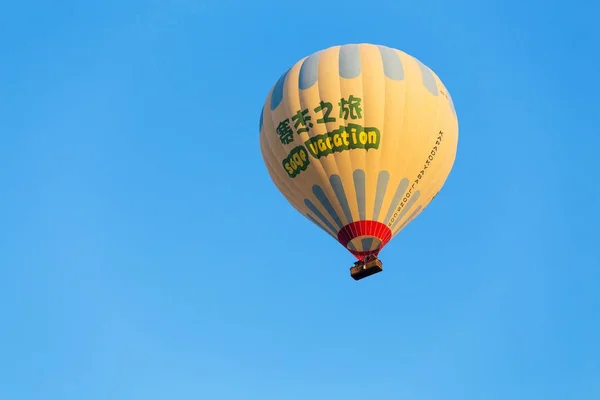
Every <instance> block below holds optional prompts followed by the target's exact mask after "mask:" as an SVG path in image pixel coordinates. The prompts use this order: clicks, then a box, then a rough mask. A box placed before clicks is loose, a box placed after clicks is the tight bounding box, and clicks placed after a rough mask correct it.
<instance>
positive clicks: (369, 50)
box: [260, 44, 458, 260]
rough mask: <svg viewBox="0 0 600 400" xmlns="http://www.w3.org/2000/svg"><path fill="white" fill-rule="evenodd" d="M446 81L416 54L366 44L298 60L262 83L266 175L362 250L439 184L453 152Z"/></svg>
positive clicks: (453, 123) (385, 235)
mask: <svg viewBox="0 0 600 400" xmlns="http://www.w3.org/2000/svg"><path fill="white" fill-rule="evenodd" d="M457 144H458V120H457V117H456V112H455V110H454V105H453V103H452V99H451V97H450V94H449V93H448V90H447V89H446V88H445V87H444V85H443V83H442V82H441V81H440V79H439V78H438V76H437V75H436V74H435V73H434V72H433V71H432V70H431V69H429V68H428V67H427V66H425V65H424V64H423V63H421V62H420V61H419V60H417V59H416V58H414V57H412V56H410V55H408V54H406V53H404V52H402V51H400V50H396V49H393V48H389V47H385V46H377V45H372V44H348V45H343V46H334V47H331V48H328V49H325V50H322V51H319V52H316V53H314V54H312V55H311V56H309V57H306V58H303V59H302V60H300V61H298V62H297V63H296V64H295V65H294V66H293V67H291V68H290V69H289V70H288V71H287V72H285V73H284V74H283V75H282V76H281V78H280V79H279V80H278V81H277V83H276V84H275V85H274V86H273V88H272V89H271V91H270V92H269V94H268V96H267V99H266V101H265V104H264V106H263V110H262V113H261V118H260V148H261V152H262V156H263V159H264V161H265V164H266V166H267V169H268V171H269V174H270V176H271V179H272V180H273V182H274V183H275V185H276V186H277V188H278V189H279V190H280V191H281V193H282V194H283V195H284V196H285V198H286V199H287V200H288V201H289V202H290V203H291V204H292V205H293V206H294V207H295V208H296V209H297V210H298V211H299V212H301V213H302V214H303V215H304V216H306V218H308V219H309V220H310V221H312V222H313V223H314V224H315V225H317V226H319V227H320V228H321V229H322V230H324V231H325V232H326V233H328V234H329V235H331V236H333V237H334V238H335V239H336V240H337V241H339V243H341V244H342V245H343V246H344V247H345V248H346V249H348V250H349V251H350V252H351V253H352V254H354V255H355V256H356V257H357V258H358V259H359V260H363V259H364V258H365V257H367V256H370V255H377V254H378V253H379V251H380V250H381V249H382V248H383V247H384V246H385V245H386V244H387V243H388V242H389V241H390V240H391V239H392V238H393V237H394V236H395V235H397V234H398V232H400V231H401V230H402V229H403V228H405V227H406V226H407V225H408V224H409V223H410V222H411V221H412V220H413V219H414V218H415V217H417V216H418V215H419V214H420V213H421V212H422V211H423V210H424V209H425V207H426V206H427V205H428V204H429V202H430V201H431V200H432V199H433V198H434V197H435V196H436V194H437V193H438V192H439V191H440V189H441V188H442V186H443V185H444V182H445V181H446V178H447V177H448V174H449V173H450V170H451V169H452V166H453V164H454V159H455V157H456V149H457Z"/></svg>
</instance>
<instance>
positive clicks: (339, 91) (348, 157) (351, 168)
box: [319, 46, 356, 236]
mask: <svg viewBox="0 0 600 400" xmlns="http://www.w3.org/2000/svg"><path fill="white" fill-rule="evenodd" d="M341 49H342V46H338V48H337V62H338V79H337V86H338V98H341V97H342V76H341V75H340V73H339V63H340V51H341ZM320 90H321V87H319V97H321V98H322V96H321V93H320ZM321 112H322V111H321ZM335 123H336V125H339V122H337V119H336V121H335ZM328 124H331V122H328V123H326V124H325V126H326V127H327V131H328V132H329V125H328ZM334 128H335V127H334ZM340 154H342V153H340ZM335 156H336V155H335V154H334V157H335ZM344 157H347V160H348V166H349V167H350V171H353V170H354V168H353V166H352V157H350V153H348V154H344ZM336 165H337V158H336ZM338 169H339V168H338ZM338 173H339V171H338ZM344 186H345V185H344ZM355 195H356V192H355ZM346 197H348V193H346ZM352 219H353V220H354V218H352ZM350 231H351V232H352V234H353V236H354V235H356V232H355V231H354V228H353V226H352V225H351V226H350Z"/></svg>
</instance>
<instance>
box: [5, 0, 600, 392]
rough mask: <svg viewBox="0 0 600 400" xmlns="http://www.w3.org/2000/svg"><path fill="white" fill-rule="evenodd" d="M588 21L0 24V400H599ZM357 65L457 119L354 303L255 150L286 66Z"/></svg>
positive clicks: (198, 11) (61, 10)
mask: <svg viewBox="0 0 600 400" xmlns="http://www.w3.org/2000/svg"><path fill="white" fill-rule="evenodd" d="M599 7H600V6H598V5H597V4H594V3H593V2H588V3H587V4H586V3H584V2H577V1H575V2H569V3H552V2H550V3H548V2H542V1H529V2H526V4H524V3H523V2H519V1H516V0H508V1H496V2H488V3H486V2H479V1H454V2H447V1H441V0H438V1H418V2H410V3H405V2H392V1H388V2H378V1H369V2H357V1H353V0H351V1H345V2H343V3H331V4H327V5H323V4H320V5H319V2H311V1H305V2H293V3H292V2H289V3H285V2H281V1H258V2H256V3H247V4H242V3H239V2H238V3H234V2H227V3H210V4H202V3H201V2H193V1H182V0H171V1H150V2H142V1H125V0H124V1H105V2H82V1H79V2H75V1H70V2H69V1H57V2H46V3H42V2H33V1H23V2H10V3H7V5H5V6H3V10H2V12H1V13H0V46H1V47H0V48H1V49H2V59H1V62H0V93H1V96H0V187H1V188H2V196H1V197H0V228H1V229H0V315H1V316H2V322H3V323H2V325H1V326H0V398H1V399H3V400H4V399H6V400H96V399H98V400H106V399H111V400H121V399H123V400H138V399H139V400H163V399H164V400H173V399H206V400H221V399H224V400H230V399H232V400H234V399H235V400H245V399H247V400H254V399H260V400H271V399H273V400H281V399H285V400H296V399H298V400H300V399H301V400H318V399H327V400H329V399H341V400H354V399H357V400H358V399H360V400H364V399H390V400H400V399H411V400H437V399H440V400H442V399H443V400H455V399H456V400H458V399H460V400H465V399H473V400H481V399H486V400H496V399H503V400H505V399H511V400H520V399H527V400H531V399H543V400H554V399H556V400H565V399H574V400H575V399H577V400H592V399H598V398H600V339H599V338H600V316H599V313H598V309H599V308H600V295H599V293H600V272H599V271H598V267H600V257H599V256H598V252H597V249H598V244H597V239H596V238H598V231H597V228H596V225H597V223H598V222H599V218H598V211H597V206H598V205H599V204H600V194H599V191H598V188H597V185H596V184H595V183H594V182H595V181H596V180H597V178H598V176H599V175H600V174H599V173H600V168H599V167H598V164H597V162H596V161H595V158H596V157H597V155H596V154H597V148H598V145H600V139H598V126H597V123H596V120H597V116H598V107H599V105H600V101H599V100H598V99H599V97H598V93H599V91H600V82H599V80H598V78H597V69H598V67H597V65H598V60H599V59H598V51H597V49H598V42H599V40H600V34H599V33H598V28H596V27H595V26H597V17H595V16H594V15H596V16H597V15H598V14H599V11H600V10H599ZM357 42H370V43H376V44H384V45H387V46H391V47H396V48H399V49H401V50H404V51H406V52H408V53H409V54H411V55H414V56H416V57H418V58H419V59H420V60H422V61H423V62H424V63H425V64H427V65H428V66H429V67H431V68H432V69H433V70H434V71H435V72H436V73H437V74H438V75H439V76H440V77H441V79H442V80H443V82H444V83H445V84H446V86H447V87H448V89H449V91H450V93H451V94H452V96H453V100H454V104H455V106H456V109H457V112H458V116H459V123H460V141H459V149H458V156H457V161H456V164H455V167H454V170H453V172H452V174H451V175H450V178H449V179H448V181H447V185H446V186H445V188H444V190H443V191H442V192H441V193H440V195H439V196H438V197H437V198H436V200H435V201H434V202H433V203H432V204H431V206H430V207H429V208H428V209H427V211H426V212H425V213H423V214H422V215H421V216H420V217H419V218H417V219H416V220H415V221H414V222H413V223H412V224H411V225H410V226H409V227H408V228H406V229H405V230H404V231H403V232H402V233H401V234H400V235H399V236H397V237H396V238H395V239H394V241H393V242H392V243H391V244H390V245H388V246H387V247H386V249H385V250H384V251H383V252H382V254H381V257H382V259H383V260H384V263H385V271H384V272H383V273H382V274H379V275H376V276H374V277H372V278H369V279H366V280H363V281H361V282H359V283H356V282H354V281H353V280H351V278H350V277H349V274H348V267H349V265H350V264H351V263H352V261H353V258H352V256H351V255H350V254H349V253H347V252H346V251H345V250H344V249H343V248H342V247H341V246H340V245H338V244H336V243H335V242H334V241H333V240H332V239H331V238H329V237H328V236H327V235H325V234H324V233H322V232H321V231H320V230H319V229H318V228H316V227H314V226H313V225H311V224H310V223H309V222H308V221H307V220H306V219H304V217H302V216H301V215H299V214H297V213H296V211H295V210H294V209H292V207H291V206H289V205H288V204H287V203H286V201H285V200H284V198H283V197H282V196H281V195H280V194H279V193H278V192H277V190H276V188H275V186H274V185H273V184H272V183H271V182H270V180H269V178H268V174H267V172H266V168H265V167H264V165H263V164H262V159H261V156H260V150H259V147H258V132H257V129H258V118H259V110H260V108H261V106H262V103H263V101H264V99H265V97H266V95H267V92H268V91H269V88H270V87H271V85H273V84H274V83H275V81H276V80H277V79H278V78H279V76H280V75H281V73H282V72H283V71H285V69H287V68H288V67H289V66H290V65H292V64H293V63H294V62H296V61H297V60H298V59H300V58H301V57H304V56H306V55H308V54H310V53H312V52H314V51H316V50H319V49H321V48H325V47H328V46H331V45H336V44H344V43H357ZM229 108H231V109H232V110H235V113H234V114H231V113H229V112H228V111H227V110H228V109H229ZM432 236H433V237H436V236H437V237H439V240H433V241H432V240H430V238H431V237H432Z"/></svg>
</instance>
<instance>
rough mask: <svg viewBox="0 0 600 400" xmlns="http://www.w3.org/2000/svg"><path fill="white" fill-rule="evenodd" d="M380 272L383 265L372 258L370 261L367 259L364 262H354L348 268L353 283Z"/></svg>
mask: <svg viewBox="0 0 600 400" xmlns="http://www.w3.org/2000/svg"><path fill="white" fill-rule="evenodd" d="M381 271H383V263H382V262H381V260H379V259H378V258H376V257H373V258H371V259H368V258H367V261H366V262H365V261H362V260H359V261H357V262H355V263H354V265H353V266H352V267H351V268H350V276H351V277H352V278H353V279H354V280H355V281H359V280H361V279H364V278H366V277H369V276H371V275H375V274H377V273H379V272H381Z"/></svg>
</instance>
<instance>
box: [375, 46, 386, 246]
mask: <svg viewBox="0 0 600 400" xmlns="http://www.w3.org/2000/svg"><path fill="white" fill-rule="evenodd" d="M376 47H377V50H378V53H379V57H380V58H381V68H382V69H383V71H382V72H383V99H382V103H383V107H382V109H383V119H382V123H381V142H382V143H385V139H386V135H387V132H386V129H385V123H386V120H387V112H386V107H387V103H388V102H387V84H388V81H387V79H388V76H387V75H386V65H385V64H386V62H385V60H384V56H383V51H385V50H382V48H383V46H376ZM381 151H382V150H381V143H380V148H379V152H380V155H379V157H376V160H377V162H376V165H375V171H379V173H378V174H377V182H375V199H374V202H375V203H374V204H373V212H372V213H371V220H373V221H376V220H378V218H379V213H380V212H381V206H382V205H383V204H382V203H383V199H384V198H385V193H382V194H381V195H382V197H381V199H380V204H379V206H377V204H376V203H377V201H378V197H379V195H380V191H379V189H380V187H379V185H380V181H379V178H380V177H381V172H382V171H381ZM388 180H389V177H388ZM385 186H386V187H387V182H386V185H385ZM376 210H377V216H375V212H376ZM382 234H383V227H381V226H379V225H378V226H377V228H375V235H376V236H377V237H381V236H382ZM371 246H372V243H371Z"/></svg>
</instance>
